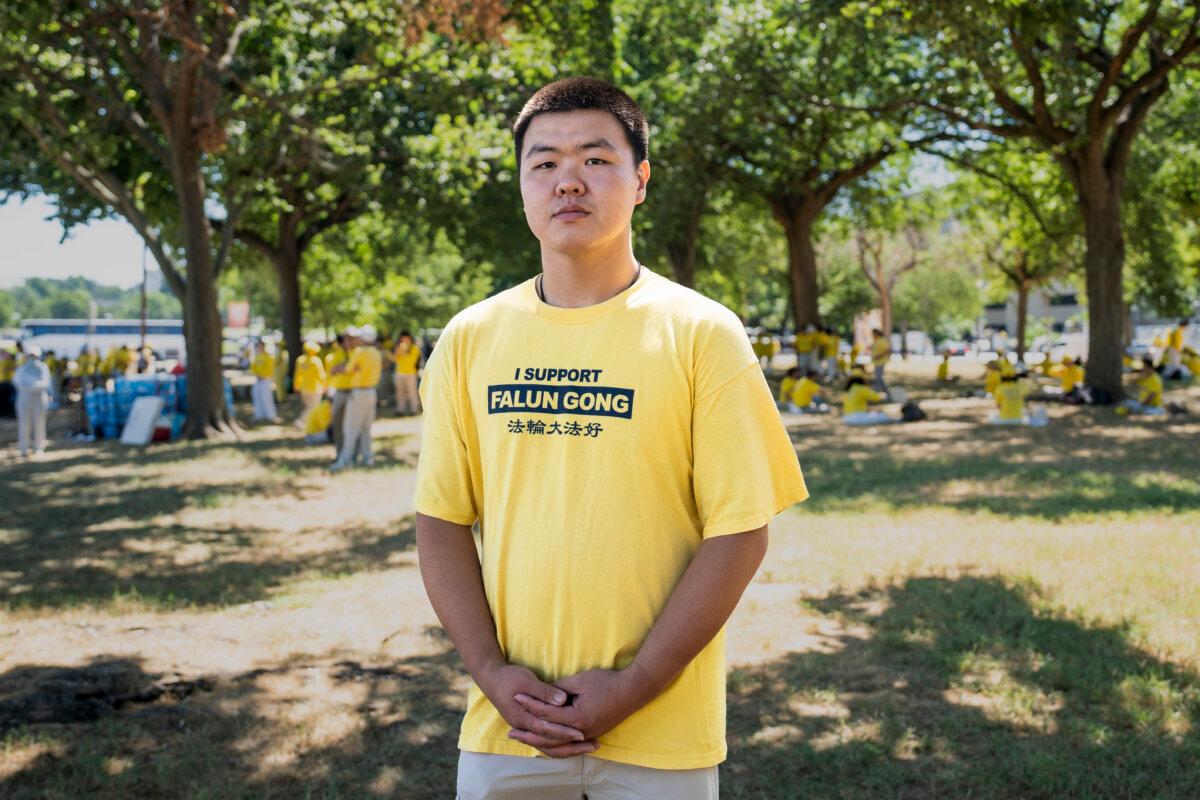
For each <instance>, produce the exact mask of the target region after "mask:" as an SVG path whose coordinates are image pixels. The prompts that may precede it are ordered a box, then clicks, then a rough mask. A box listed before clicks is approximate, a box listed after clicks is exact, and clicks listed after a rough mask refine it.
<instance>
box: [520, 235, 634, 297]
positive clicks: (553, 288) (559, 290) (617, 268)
mask: <svg viewBox="0 0 1200 800" xmlns="http://www.w3.org/2000/svg"><path fill="white" fill-rule="evenodd" d="M637 274H638V264H637V261H636V260H635V259H634V257H633V248H632V246H631V245H630V242H629V240H628V239H626V240H624V241H623V242H620V244H619V246H617V247H613V248H606V249H599V248H598V249H596V250H592V251H588V252H584V253H563V252H559V251H554V250H548V249H546V248H542V277H541V279H540V281H539V282H540V283H541V289H542V296H543V297H544V298H545V301H546V303H547V304H549V305H552V306H558V307H560V308H584V307H586V306H594V305H596V304H598V303H603V302H604V301H605V300H608V299H610V298H612V297H615V296H617V295H618V294H620V293H621V292H623V291H625V289H627V288H628V287H629V285H630V284H631V283H633V281H634V278H635V276H636V275H637Z"/></svg>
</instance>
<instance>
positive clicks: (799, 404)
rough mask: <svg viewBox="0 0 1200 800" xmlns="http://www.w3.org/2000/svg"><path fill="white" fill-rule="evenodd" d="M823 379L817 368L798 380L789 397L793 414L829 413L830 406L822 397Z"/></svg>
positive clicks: (789, 406)
mask: <svg viewBox="0 0 1200 800" xmlns="http://www.w3.org/2000/svg"><path fill="white" fill-rule="evenodd" d="M820 391H821V381H820V376H819V374H818V373H817V371H816V370H811V369H810V370H809V371H808V372H807V373H806V374H805V376H804V377H803V378H801V379H800V380H798V381H796V384H795V385H794V386H793V387H792V393H791V395H790V396H789V397H788V411H790V412H792V413H793V414H828V413H829V406H828V405H827V404H826V403H825V401H824V400H823V399H822V398H821V396H820V394H818V393H819V392H820Z"/></svg>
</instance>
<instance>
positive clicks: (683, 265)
mask: <svg viewBox="0 0 1200 800" xmlns="http://www.w3.org/2000/svg"><path fill="white" fill-rule="evenodd" d="M700 208H701V209H703V205H701V207H700ZM700 217H701V213H700V212H699V211H698V212H697V213H695V214H694V215H692V217H691V218H690V219H689V220H688V222H687V225H686V226H685V227H684V230H683V233H682V235H681V236H680V237H679V239H677V240H674V241H671V242H668V243H667V248H666V249H667V259H668V260H669V261H670V262H671V269H672V270H673V271H674V273H675V282H676V283H678V284H680V285H681V286H686V287H688V288H689V289H694V288H696V246H697V244H698V243H699V240H700Z"/></svg>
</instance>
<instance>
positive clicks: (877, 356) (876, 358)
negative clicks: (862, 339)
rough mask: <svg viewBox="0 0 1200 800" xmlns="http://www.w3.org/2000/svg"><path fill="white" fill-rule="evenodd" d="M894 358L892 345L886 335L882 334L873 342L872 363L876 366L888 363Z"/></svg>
mask: <svg viewBox="0 0 1200 800" xmlns="http://www.w3.org/2000/svg"><path fill="white" fill-rule="evenodd" d="M891 358H892V345H891V344H890V343H889V342H888V340H887V337H886V336H880V337H879V338H878V339H876V340H875V341H873V342H871V363H872V364H874V365H875V366H877V367H878V366H882V365H884V364H887V363H888V361H889V360H891Z"/></svg>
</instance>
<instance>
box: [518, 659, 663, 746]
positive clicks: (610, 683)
mask: <svg viewBox="0 0 1200 800" xmlns="http://www.w3.org/2000/svg"><path fill="white" fill-rule="evenodd" d="M554 685H555V686H557V687H558V688H560V689H562V690H563V691H565V692H567V693H568V694H569V695H571V701H570V702H569V703H568V704H567V705H565V706H553V705H550V704H549V703H544V702H542V701H541V700H538V699H537V698H536V697H531V696H529V695H527V694H517V695H516V696H515V697H516V700H517V702H518V703H520V704H521V705H523V706H524V707H525V708H526V709H528V710H529V712H530V713H531V714H533V715H534V716H537V717H540V718H542V719H544V720H546V721H548V722H557V723H559V724H560V725H567V726H570V727H572V728H575V729H576V730H579V731H582V732H583V735H584V736H586V737H587V738H588V739H595V738H596V737H597V736H600V735H602V734H604V733H607V732H608V731H610V730H612V729H613V728H615V727H616V726H617V725H619V724H620V723H621V722H623V721H624V720H625V718H626V717H628V716H629V715H630V714H632V713H633V712H635V711H637V710H638V709H639V708H641V707H642V706H643V705H645V704H646V703H647V702H649V700H650V698H651V697H652V696H653V694H652V693H651V692H649V691H648V687H647V686H646V680H645V677H644V676H643V675H642V674H641V671H640V670H639V669H638V668H637V667H628V668H626V669H623V670H612V669H589V670H587V671H586V672H579V673H576V674H575V675H571V676H570V677H567V678H563V679H562V680H559V681H555V682H554ZM509 736H510V737H511V738H513V739H516V740H517V741H518V742H524V743H525V744H530V743H531V741H526V740H527V739H531V738H532V736H533V735H532V734H530V733H529V732H528V731H522V730H518V729H514V730H512V731H510V732H509Z"/></svg>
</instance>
